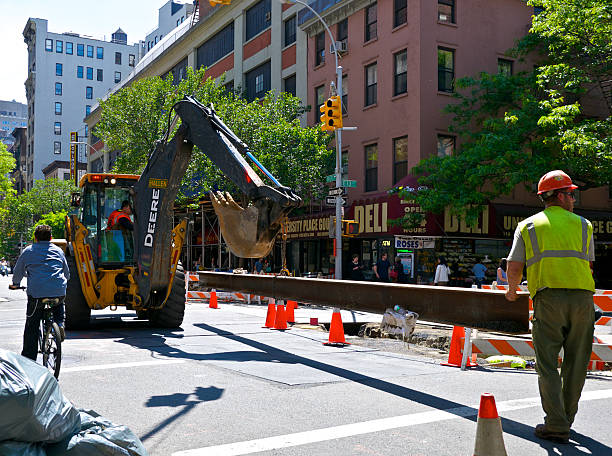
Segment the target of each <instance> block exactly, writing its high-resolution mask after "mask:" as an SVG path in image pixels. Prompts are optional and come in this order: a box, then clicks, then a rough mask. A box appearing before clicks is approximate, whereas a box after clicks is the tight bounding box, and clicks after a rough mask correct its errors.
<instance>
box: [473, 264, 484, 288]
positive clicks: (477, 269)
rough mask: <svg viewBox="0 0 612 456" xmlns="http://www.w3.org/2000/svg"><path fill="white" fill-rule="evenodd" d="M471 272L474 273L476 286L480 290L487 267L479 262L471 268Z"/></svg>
mask: <svg viewBox="0 0 612 456" xmlns="http://www.w3.org/2000/svg"><path fill="white" fill-rule="evenodd" d="M472 272H473V273H474V277H475V278H476V285H477V286H478V288H482V284H483V283H484V282H485V279H486V274H487V267H486V266H485V265H484V264H482V262H481V261H480V260H478V263H476V264H475V265H474V266H473V267H472Z"/></svg>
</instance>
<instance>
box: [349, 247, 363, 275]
mask: <svg viewBox="0 0 612 456" xmlns="http://www.w3.org/2000/svg"><path fill="white" fill-rule="evenodd" d="M351 280H364V278H363V263H362V262H361V261H359V255H357V254H356V253H354V254H353V259H352V260H351Z"/></svg>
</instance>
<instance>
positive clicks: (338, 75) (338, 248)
mask: <svg viewBox="0 0 612 456" xmlns="http://www.w3.org/2000/svg"><path fill="white" fill-rule="evenodd" d="M330 35H331V33H330ZM332 39H333V37H332ZM332 42H333V41H332ZM334 51H335V55H336V79H337V80H338V82H337V85H336V87H337V88H338V89H337V90H338V95H339V96H340V99H342V67H341V66H338V51H337V50H336V45H335V43H334ZM340 115H342V111H341V112H340ZM336 187H337V188H342V129H338V130H336ZM342 202H343V201H342V195H337V196H336V252H335V254H336V264H335V266H336V269H335V271H334V272H335V277H336V279H338V280H340V279H342Z"/></svg>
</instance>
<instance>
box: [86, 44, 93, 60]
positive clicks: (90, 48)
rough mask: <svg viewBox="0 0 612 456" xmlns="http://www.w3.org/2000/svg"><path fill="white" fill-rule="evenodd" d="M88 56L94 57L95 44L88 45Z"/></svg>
mask: <svg viewBox="0 0 612 456" xmlns="http://www.w3.org/2000/svg"><path fill="white" fill-rule="evenodd" d="M87 57H89V58H90V59H93V46H89V45H87Z"/></svg>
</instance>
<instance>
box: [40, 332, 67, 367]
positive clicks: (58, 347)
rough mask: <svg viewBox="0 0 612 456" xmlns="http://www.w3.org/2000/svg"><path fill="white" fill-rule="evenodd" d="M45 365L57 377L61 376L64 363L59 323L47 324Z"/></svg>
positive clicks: (43, 351)
mask: <svg viewBox="0 0 612 456" xmlns="http://www.w3.org/2000/svg"><path fill="white" fill-rule="evenodd" d="M42 355H43V366H45V367H46V368H47V369H49V370H50V371H51V373H52V374H53V375H54V376H55V378H59V373H60V367H61V365H62V336H61V334H60V329H59V326H58V324H57V323H52V324H50V325H47V330H46V331H45V335H44V337H43V349H42Z"/></svg>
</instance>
